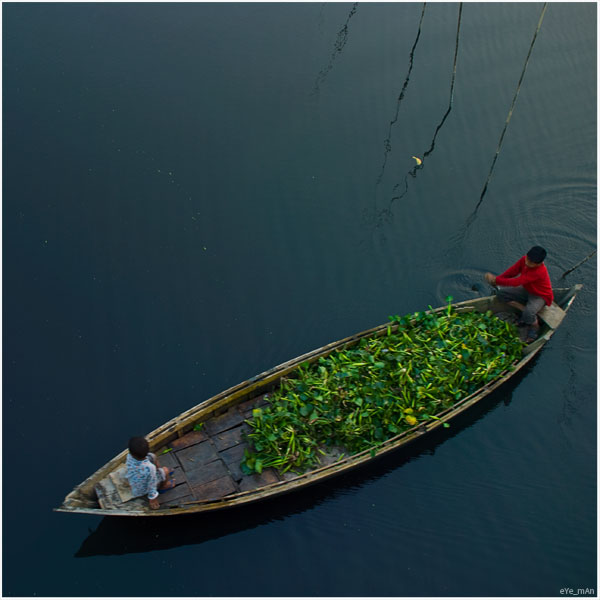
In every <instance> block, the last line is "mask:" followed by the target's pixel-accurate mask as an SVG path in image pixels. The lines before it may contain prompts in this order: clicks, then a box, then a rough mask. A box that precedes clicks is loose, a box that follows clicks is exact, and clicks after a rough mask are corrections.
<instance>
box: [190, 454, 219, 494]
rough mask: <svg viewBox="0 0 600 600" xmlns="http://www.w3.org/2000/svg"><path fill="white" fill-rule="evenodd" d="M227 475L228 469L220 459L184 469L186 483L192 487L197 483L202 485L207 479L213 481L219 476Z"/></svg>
mask: <svg viewBox="0 0 600 600" xmlns="http://www.w3.org/2000/svg"><path fill="white" fill-rule="evenodd" d="M228 475H229V471H228V470H227V467H226V466H225V464H224V463H223V461H221V460H215V461H213V462H211V463H208V464H205V465H201V466H199V467H198V468H197V469H194V470H193V471H188V470H186V477H187V480H188V483H189V484H190V485H191V486H192V487H196V486H198V485H202V484H204V483H208V482H209V481H214V480H215V479H219V478H220V477H225V476H228Z"/></svg>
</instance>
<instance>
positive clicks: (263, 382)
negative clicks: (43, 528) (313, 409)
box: [54, 284, 583, 516]
mask: <svg viewBox="0 0 600 600" xmlns="http://www.w3.org/2000/svg"><path fill="white" fill-rule="evenodd" d="M582 287H583V286H582V285H581V284H576V285H574V286H571V287H570V288H556V289H555V290H554V291H555V293H558V292H562V293H563V294H564V298H563V302H564V307H563V306H560V305H559V307H560V308H561V309H562V310H563V311H564V312H565V313H566V312H567V311H568V310H569V308H570V306H571V304H572V302H573V301H574V299H575V297H576V296H577V294H578V293H579V291H580V290H581V288H582ZM494 300H495V296H494V295H491V296H484V297H481V298H474V299H470V300H465V301H462V302H457V303H455V304H452V308H453V309H454V310H459V311H460V310H461V309H462V310H463V311H465V310H477V309H478V307H480V306H483V307H484V308H483V310H484V311H485V310H487V309H489V306H490V305H491V304H492V303H493V302H494ZM486 304H487V307H488V308H485V305H486ZM446 308H447V306H441V307H438V308H435V309H430V310H427V311H417V312H416V313H414V314H418V312H425V313H428V314H430V313H437V312H441V311H444V310H446ZM397 326H398V325H397V324H393V323H391V322H388V323H384V324H381V325H378V326H376V327H372V328H370V329H367V330H365V331H362V332H359V333H356V334H354V335H351V336H348V337H346V338H343V339H341V340H337V341H335V342H331V343H329V344H327V345H325V346H322V347H320V348H317V349H315V350H312V351H310V352H307V353H305V354H302V355H300V356H297V357H295V358H293V359H291V360H289V361H286V362H284V363H281V364H279V365H277V366H275V367H273V368H271V369H269V370H267V371H264V372H262V373H260V374H258V375H256V376H254V377H252V378H250V379H248V380H246V381H244V382H241V383H239V384H237V385H235V386H232V387H230V388H228V389H226V390H224V391H222V392H220V393H218V394H216V395H215V396H212V397H211V398H208V399H207V400H204V401H203V402H201V403H199V404H197V405H196V406H194V407H192V408H190V409H188V410H187V411H184V412H183V413H181V414H179V415H178V416H176V417H174V418H173V419H171V420H170V421H167V422H166V423H164V424H163V425H161V426H160V427H158V428H156V429H155V430H153V431H152V432H150V433H149V434H148V435H147V439H148V441H149V442H150V443H151V447H152V448H153V449H154V448H156V447H158V446H159V445H160V443H161V442H162V441H164V439H166V437H170V436H171V435H172V434H174V433H175V434H178V435H181V432H182V431H183V430H184V429H185V427H187V426H190V428H191V426H192V424H193V423H194V422H196V421H197V420H198V418H199V417H206V418H210V417H211V416H214V415H216V414H220V412H221V411H220V409H222V411H224V410H226V409H227V408H229V407H231V406H234V405H237V404H239V403H240V402H242V401H243V400H239V397H240V396H243V395H245V394H250V393H251V392H252V391H255V390H256V389H257V388H261V387H267V386H268V385H270V384H272V383H275V382H276V381H278V380H280V379H281V378H282V377H285V375H287V374H288V373H290V372H291V371H293V370H294V369H295V368H296V367H298V366H299V365H301V364H302V363H304V362H307V361H309V362H314V361H315V360H317V359H319V358H321V357H322V356H327V355H328V354H330V353H331V352H333V351H334V350H336V349H337V348H339V347H341V346H344V345H346V344H349V343H351V342H355V343H358V342H359V341H360V340H361V339H362V338H365V337H370V336H373V335H375V334H378V333H380V332H383V333H384V332H385V331H387V329H388V327H391V328H394V327H396V328H397ZM546 327H547V331H545V332H544V333H543V334H542V335H540V337H539V338H538V339H537V340H536V341H535V342H532V343H531V344H529V345H528V346H525V347H524V351H523V356H522V358H520V359H518V360H515V362H513V364H512V365H511V368H507V369H505V370H504V371H503V372H502V373H501V374H499V375H498V376H497V377H496V378H494V379H493V380H491V381H489V382H487V383H486V384H485V385H483V386H481V387H480V388H478V389H477V390H475V391H474V392H473V393H472V394H470V395H468V396H466V397H465V398H463V399H461V400H459V401H458V402H457V403H456V404H454V405H452V406H451V407H449V408H447V409H445V410H444V411H442V412H441V413H438V414H437V415H435V416H436V419H431V420H430V421H427V422H423V423H419V424H418V425H415V426H414V427H412V428H411V429H408V430H406V431H403V432H402V433H400V434H398V435H396V436H394V437H392V438H388V439H387V440H385V441H384V442H382V443H381V444H379V445H378V446H376V447H373V448H369V449H366V450H363V451H361V452H359V453H356V454H351V455H348V456H347V457H345V458H343V459H342V460H338V461H335V462H333V463H331V464H329V465H324V466H322V467H318V468H316V469H312V470H310V471H306V472H305V473H300V474H298V475H297V476H296V477H293V478H288V479H284V480H280V481H277V482H274V483H271V484H267V485H264V486H261V487H259V488H255V489H253V490H246V491H241V492H234V493H232V494H228V495H226V496H223V497H222V498H218V499H211V500H195V501H189V502H183V503H179V504H177V503H174V504H173V505H171V506H169V507H164V508H163V507H161V508H160V509H158V510H153V511H150V510H148V509H143V510H139V509H137V510H120V509H102V508H96V507H87V506H81V507H78V506H75V507H69V506H66V505H65V503H66V501H67V500H68V499H69V497H72V496H73V495H74V494H76V493H77V492H78V491H79V493H82V492H81V490H82V488H84V487H85V486H86V485H87V486H89V485H91V484H95V483H96V482H97V481H99V480H100V479H102V477H103V476H105V473H106V474H107V473H110V472H111V471H113V470H114V468H116V466H117V465H119V464H121V463H122V462H123V461H124V460H125V457H126V455H127V450H124V451H122V452H121V453H119V454H118V455H117V456H115V457H114V458H113V459H112V460H110V461H109V462H107V463H106V464H104V465H103V466H102V467H101V468H100V469H98V470H97V471H96V472H95V473H93V474H92V475H90V477H88V478H87V479H86V480H84V481H83V482H82V483H80V484H79V485H78V486H76V487H75V488H74V489H73V490H72V491H71V492H70V493H69V494H68V495H67V497H66V498H65V501H64V502H63V505H62V506H60V507H58V508H55V509H54V510H55V511H56V512H79V513H85V514H95V515H105V516H166V515H176V514H192V513H200V512H207V511H209V510H217V509H221V508H227V507H233V506H239V505H243V504H248V503H250V502H254V501H256V500H260V499H262V498H265V497H275V496H278V495H281V494H284V493H287V492H291V491H293V490H295V489H297V488H299V487H305V486H308V485H310V484H313V483H317V482H320V481H323V480H325V479H328V478H330V477H332V476H334V475H337V474H339V473H341V472H343V471H347V470H349V469H351V468H354V467H357V466H359V465H361V464H364V463H366V462H368V461H370V460H373V459H375V458H378V457H380V456H382V455H384V454H387V453H388V452H390V451H392V450H396V449H398V448H400V447H402V446H404V445H406V444H408V443H409V442H411V441H413V440H414V439H416V438H418V437H421V436H422V435H423V434H425V433H428V432H429V431H432V430H434V429H436V428H438V427H440V426H442V425H443V424H444V423H447V422H448V421H450V420H451V419H452V418H454V417H455V416H456V415H458V414H460V413H462V412H463V411H464V410H466V409H467V408H469V407H471V406H472V405H473V404H475V403H476V402H478V401H479V400H481V399H482V398H484V397H485V396H487V395H488V394H490V393H491V392H492V391H494V390H495V389H496V388H498V387H499V386H500V385H502V384H503V383H504V382H505V381H506V380H508V379H509V378H511V377H512V376H513V375H515V374H516V373H517V372H518V371H520V370H521V369H522V368H523V367H524V366H525V365H526V364H527V363H528V362H529V361H530V360H531V359H532V358H533V357H534V356H535V355H537V353H538V352H539V351H540V350H541V349H542V348H543V347H544V346H545V344H546V343H547V342H548V341H549V339H550V338H551V337H552V335H553V334H554V332H555V331H556V329H553V328H551V327H549V326H546ZM557 327H558V326H557ZM528 349H529V351H527V350H528ZM259 395H260V394H257V395H256V396H254V397H257V396H259ZM236 400H237V401H236ZM165 434H167V436H166V437H164V436H165ZM307 479H308V481H306V480H307Z"/></svg>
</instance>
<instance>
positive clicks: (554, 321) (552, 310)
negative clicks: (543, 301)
mask: <svg viewBox="0 0 600 600" xmlns="http://www.w3.org/2000/svg"><path fill="white" fill-rule="evenodd" d="M566 314H567V313H566V312H565V311H564V310H563V309H562V308H561V307H560V306H558V305H557V304H555V303H554V302H553V303H552V304H551V305H550V306H544V307H543V308H542V310H540V311H539V312H538V316H539V317H541V319H542V321H544V322H545V323H546V325H548V327H552V329H556V328H557V327H558V326H559V325H560V324H561V323H562V320H563V319H564V318H565V315H566Z"/></svg>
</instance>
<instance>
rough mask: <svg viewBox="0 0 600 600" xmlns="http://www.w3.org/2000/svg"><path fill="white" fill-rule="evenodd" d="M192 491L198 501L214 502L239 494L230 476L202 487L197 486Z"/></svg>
mask: <svg viewBox="0 0 600 600" xmlns="http://www.w3.org/2000/svg"><path fill="white" fill-rule="evenodd" d="M192 490H193V492H194V497H195V498H196V499H197V500H212V499H216V498H222V497H223V496H226V495H227V494H233V493H234V492H237V488H236V486H235V484H234V482H233V480H232V479H231V477H229V476H228V475H227V476H225V477H220V478H219V479H214V480H213V481H209V482H207V483H204V484H202V485H196V486H194V487H193V488H192Z"/></svg>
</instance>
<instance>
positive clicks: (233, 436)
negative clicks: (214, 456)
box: [212, 424, 249, 452]
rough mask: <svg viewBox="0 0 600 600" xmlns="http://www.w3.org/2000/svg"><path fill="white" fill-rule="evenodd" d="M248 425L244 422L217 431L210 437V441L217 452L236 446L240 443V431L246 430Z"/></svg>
mask: <svg viewBox="0 0 600 600" xmlns="http://www.w3.org/2000/svg"><path fill="white" fill-rule="evenodd" d="M248 429H249V427H248V425H246V424H243V425H239V426H238V427H234V428H233V429H229V430H227V431H223V432H221V433H217V434H216V435H214V436H213V437H212V441H213V443H214V445H215V448H216V449H217V451H218V452H220V451H221V450H227V448H232V447H233V446H238V445H239V444H241V443H242V433H243V432H244V431H248Z"/></svg>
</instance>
